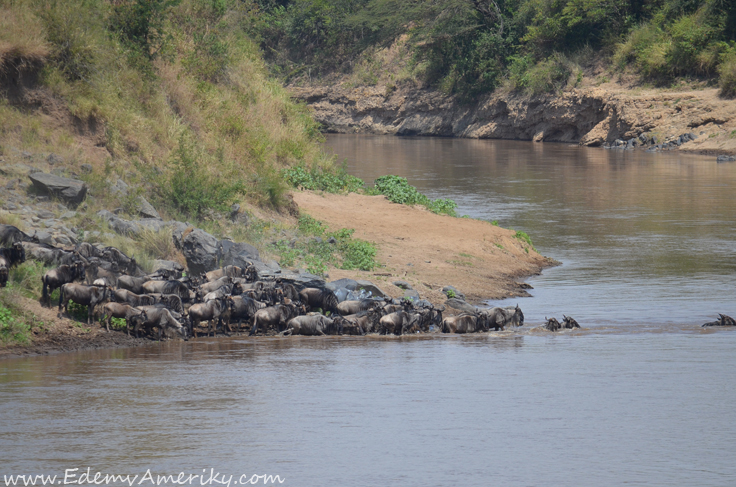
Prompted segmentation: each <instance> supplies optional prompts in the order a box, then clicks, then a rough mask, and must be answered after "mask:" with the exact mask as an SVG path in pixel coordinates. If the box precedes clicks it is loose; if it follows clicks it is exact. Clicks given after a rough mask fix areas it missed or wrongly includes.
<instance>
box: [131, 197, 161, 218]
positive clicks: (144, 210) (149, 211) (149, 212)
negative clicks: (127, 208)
mask: <svg viewBox="0 0 736 487" xmlns="http://www.w3.org/2000/svg"><path fill="white" fill-rule="evenodd" d="M135 209H136V211H137V212H138V214H140V215H141V216H142V217H143V218H153V219H157V220H160V219H161V215H159V214H158V211H156V208H154V207H153V206H152V205H151V203H149V202H148V200H147V199H146V198H144V197H143V196H139V197H138V199H137V200H136V202H135Z"/></svg>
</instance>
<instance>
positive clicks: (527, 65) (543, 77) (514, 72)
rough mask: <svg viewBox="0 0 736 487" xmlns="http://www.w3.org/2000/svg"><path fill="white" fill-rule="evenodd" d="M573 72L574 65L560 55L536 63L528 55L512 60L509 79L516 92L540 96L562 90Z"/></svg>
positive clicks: (556, 54)
mask: <svg viewBox="0 0 736 487" xmlns="http://www.w3.org/2000/svg"><path fill="white" fill-rule="evenodd" d="M572 71H573V69H572V63H570V62H569V61H568V60H567V58H566V57H565V56H564V55H562V54H560V53H555V54H553V55H552V56H550V57H549V58H547V59H545V60H543V61H540V62H536V63H535V62H534V58H533V57H532V56H531V55H527V56H520V57H513V58H512V60H511V65H510V66H509V78H510V80H511V83H512V85H513V87H514V88H515V89H516V90H519V91H525V92H527V93H531V94H534V95H538V94H541V93H553V92H555V91H558V90H560V89H562V88H563V87H564V86H565V85H566V84H567V81H568V79H570V75H571V74H572Z"/></svg>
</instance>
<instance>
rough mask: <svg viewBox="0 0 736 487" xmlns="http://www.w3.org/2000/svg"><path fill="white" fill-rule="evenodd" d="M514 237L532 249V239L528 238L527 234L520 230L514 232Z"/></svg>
mask: <svg viewBox="0 0 736 487" xmlns="http://www.w3.org/2000/svg"><path fill="white" fill-rule="evenodd" d="M514 237H516V238H518V239H519V240H521V241H522V242H525V243H526V244H527V245H529V247H531V248H532V249H534V244H532V239H531V238H530V237H529V234H527V233H526V232H522V231H521V230H518V231H517V232H516V235H514ZM534 250H536V249H534Z"/></svg>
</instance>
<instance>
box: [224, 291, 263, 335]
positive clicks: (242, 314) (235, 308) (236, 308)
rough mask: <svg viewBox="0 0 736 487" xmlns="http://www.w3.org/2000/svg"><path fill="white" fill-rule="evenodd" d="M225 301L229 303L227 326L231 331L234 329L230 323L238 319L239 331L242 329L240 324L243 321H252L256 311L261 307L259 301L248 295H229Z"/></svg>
mask: <svg viewBox="0 0 736 487" xmlns="http://www.w3.org/2000/svg"><path fill="white" fill-rule="evenodd" d="M225 302H226V303H227V309H228V312H227V314H226V316H227V328H228V330H230V331H232V328H230V323H232V321H233V320H237V322H238V331H240V325H241V324H242V323H243V321H248V322H250V320H252V319H253V318H254V317H255V314H256V311H258V310H259V309H260V308H259V307H258V304H257V302H256V301H255V300H253V299H251V298H249V297H248V296H227V297H226V298H225Z"/></svg>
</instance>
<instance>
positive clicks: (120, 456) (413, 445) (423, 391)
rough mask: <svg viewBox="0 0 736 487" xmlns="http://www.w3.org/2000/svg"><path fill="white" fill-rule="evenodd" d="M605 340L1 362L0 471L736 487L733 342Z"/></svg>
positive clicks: (187, 348)
mask: <svg viewBox="0 0 736 487" xmlns="http://www.w3.org/2000/svg"><path fill="white" fill-rule="evenodd" d="M619 330H620V328H619ZM601 331H603V328H602V327H601V328H596V329H595V331H593V332H591V331H585V330H583V331H582V332H580V333H577V334H576V335H572V334H557V335H555V334H550V333H535V332H526V333H525V334H522V335H519V334H516V333H508V334H506V335H503V336H494V335H484V336H463V337H444V336H443V337H432V338H424V339H419V340H410V339H388V340H371V339H366V340H360V339H355V338H347V339H340V338H328V339H323V338H302V339H298V340H293V339H272V340H261V339H248V338H235V339H221V340H216V341H215V340H199V341H196V342H187V343H184V342H174V343H167V344H163V345H155V346H151V347H143V348H139V349H130V350H117V351H95V352H85V353H75V354H62V355H57V356H51V357H35V358H27V359H17V360H8V361H4V362H2V363H0V425H2V426H1V427H0V449H2V451H3V462H2V468H1V469H2V474H9V473H15V474H17V473H28V472H32V473H39V472H43V473H46V474H54V473H56V474H61V475H63V472H64V469H66V468H75V467H80V468H81V469H83V470H84V469H86V468H87V467H88V466H89V467H91V468H92V471H93V472H94V471H102V472H111V473H130V474H139V475H142V474H143V473H144V472H145V471H146V469H148V468H150V469H151V471H152V472H154V473H157V474H171V473H174V474H176V473H178V472H180V471H185V472H189V473H200V472H201V471H202V469H204V468H206V469H209V468H215V469H216V470H218V471H220V472H224V473H228V474H234V475H240V474H241V473H247V474H248V475H252V474H253V473H258V474H262V473H272V474H279V475H281V476H283V477H285V478H286V479H287V482H286V483H285V484H284V485H294V486H315V485H350V486H358V487H360V486H366V487H368V486H370V487H374V486H376V485H407V486H428V485H429V486H444V485H467V486H482V487H487V486H488V485H560V486H568V485H621V484H623V483H635V484H643V485H702V486H722V485H723V486H725V485H733V484H734V481H736V467H734V465H733V462H732V461H731V453H732V450H733V446H734V443H733V441H734V438H736V426H735V425H736V410H735V409H734V408H733V404H734V400H735V399H736V397H734V390H733V388H732V387H730V384H733V383H734V381H736V358H735V356H734V354H733V349H734V346H736V333H728V332H725V331H721V332H718V333H700V332H695V333H693V332H694V331H695V330H694V328H693V329H691V330H690V331H688V332H685V333H683V332H673V331H672V330H670V331H669V332H667V333H664V334H661V333H659V334H657V333H620V332H619V333H601Z"/></svg>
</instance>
